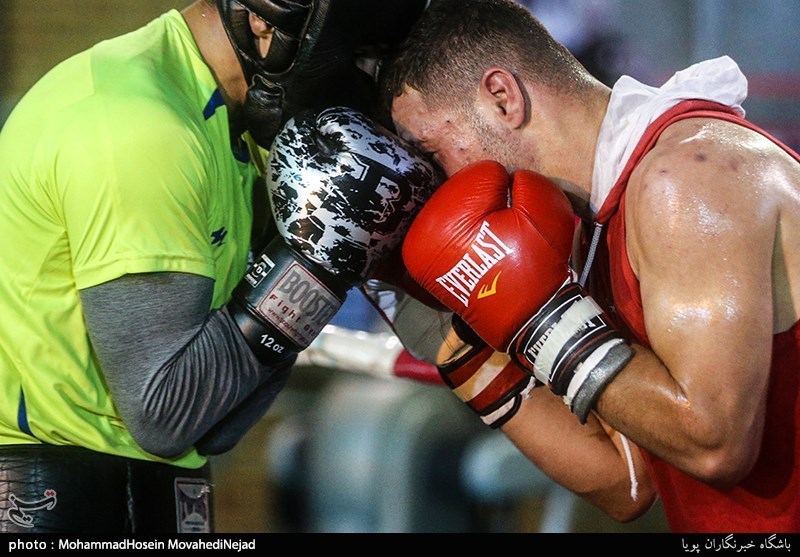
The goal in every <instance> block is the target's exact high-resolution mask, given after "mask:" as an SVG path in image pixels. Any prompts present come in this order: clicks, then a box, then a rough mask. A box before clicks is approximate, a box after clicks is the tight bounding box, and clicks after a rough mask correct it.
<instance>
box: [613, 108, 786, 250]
mask: <svg viewBox="0 0 800 557" xmlns="http://www.w3.org/2000/svg"><path fill="white" fill-rule="evenodd" d="M798 192H800V165H798V164H797V162H796V161H794V160H793V159H792V158H791V157H790V156H789V155H788V154H787V153H786V152H785V151H783V150H782V149H781V148H780V147H778V146H777V145H776V144H775V143H774V142H772V141H770V140H769V139H768V138H766V137H764V136H763V135H761V134H759V133H757V132H754V131H752V130H749V129H747V128H744V127H742V126H739V125H736V124H733V123H730V122H725V121H722V120H717V119H703V118H697V119H689V120H684V121H681V122H678V123H676V124H673V125H672V126H670V127H669V128H668V129H667V130H665V132H664V133H663V134H662V136H661V137H660V138H659V141H658V143H657V144H656V145H655V147H654V148H653V149H652V150H651V151H650V152H649V153H648V154H647V155H646V156H645V158H644V159H643V160H642V162H641V163H640V164H639V166H638V167H637V169H636V170H635V171H634V173H633V175H632V176H631V180H630V182H629V185H628V190H627V193H626V204H627V205H626V206H627V211H626V225H627V226H628V228H629V231H630V232H631V235H630V236H629V238H631V242H630V243H631V244H632V245H631V246H629V247H631V248H632V251H633V252H634V253H635V252H636V251H637V250H636V248H637V247H638V248H640V249H639V250H638V251H641V249H642V246H646V247H647V248H648V249H660V248H662V247H664V242H671V241H675V240H677V239H679V238H680V237H681V236H684V237H686V238H687V239H688V238H693V239H695V240H696V239H698V238H699V239H701V240H702V239H703V238H706V239H708V240H709V241H711V242H714V241H717V240H718V239H719V237H720V235H722V234H724V233H725V232H726V231H730V230H735V229H738V230H747V229H748V228H749V227H764V226H767V227H768V226H770V225H771V223H774V221H775V219H776V215H777V214H778V212H779V211H780V209H781V207H783V206H786V205H787V204H792V203H797V201H796V200H797V194H798ZM665 231H668V232H669V233H668V234H664V232H665ZM632 255H633V254H632Z"/></svg>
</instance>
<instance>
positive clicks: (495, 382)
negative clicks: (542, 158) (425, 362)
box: [438, 343, 533, 429]
mask: <svg viewBox="0 0 800 557" xmlns="http://www.w3.org/2000/svg"><path fill="white" fill-rule="evenodd" d="M466 348H467V349H466V350H465V351H464V352H462V353H461V354H460V355H458V356H457V357H455V358H454V359H451V360H449V361H448V362H446V363H444V364H442V365H440V366H439V368H438V369H439V373H440V375H441V376H442V380H443V381H444V382H445V384H447V385H448V386H449V387H450V389H451V390H452V391H453V393H455V395H456V396H457V397H458V398H459V399H461V401H462V402H464V403H465V404H466V405H467V406H469V407H470V409H471V410H472V411H473V412H475V413H476V414H477V415H478V416H479V417H480V419H481V420H482V421H483V423H485V424H486V425H488V426H489V427H491V428H492V429H497V428H499V427H501V426H502V425H504V424H505V423H506V422H508V420H510V419H511V418H512V417H514V415H515V414H516V413H517V410H519V407H520V404H521V403H522V394H523V392H524V391H526V389H527V388H528V387H529V386H530V383H531V382H532V381H533V378H532V377H531V376H530V375H529V374H528V373H527V372H526V371H524V370H523V369H520V368H519V367H518V366H517V365H516V364H514V363H513V362H511V361H510V359H509V358H508V355H506V354H501V353H498V352H495V351H494V349H493V348H491V347H489V346H487V345H486V344H484V343H480V344H478V345H476V346H469V345H466Z"/></svg>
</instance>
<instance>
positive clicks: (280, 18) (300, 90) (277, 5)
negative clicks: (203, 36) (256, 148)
mask: <svg viewBox="0 0 800 557" xmlns="http://www.w3.org/2000/svg"><path fill="white" fill-rule="evenodd" d="M427 3H428V0H217V5H218V7H219V11H220V15H221V17H222V22H223V25H224V27H225V31H226V32H227V33H228V36H229V37H230V40H231V43H232V44H233V47H234V50H235V51H236V54H237V56H238V57H239V61H240V63H241V66H242V70H243V72H244V75H245V79H246V80H247V84H248V89H247V97H246V99H245V103H244V107H243V110H242V115H241V117H242V125H243V127H244V128H246V129H247V130H248V131H249V132H250V134H251V135H252V136H253V139H254V140H255V141H256V143H258V144H259V145H261V146H262V147H265V148H269V147H270V145H271V143H272V140H273V139H274V138H275V136H276V135H277V133H278V131H279V130H280V129H281V127H282V126H283V125H284V124H285V123H286V122H287V121H288V120H289V118H291V117H292V116H293V115H295V114H297V113H298V112H300V111H301V110H306V109H321V108H326V107H329V106H334V105H338V106H347V107H350V108H354V109H356V110H360V111H362V112H365V113H370V112H372V109H373V108H374V103H375V100H376V95H377V92H376V89H375V79H374V76H373V75H370V74H368V73H367V71H365V70H363V69H361V68H359V66H358V65H357V64H356V62H357V60H358V58H359V57H360V56H363V55H367V56H372V57H380V55H381V54H382V53H383V52H384V51H385V50H386V49H388V48H389V47H391V46H392V45H394V44H396V43H397V42H399V41H400V40H402V39H403V38H404V37H405V35H406V34H407V33H408V31H409V29H410V27H411V26H412V25H413V24H414V22H415V21H416V20H417V19H418V18H419V16H420V15H421V14H422V12H423V10H424V9H425V7H426V6H427ZM250 13H252V14H254V15H255V16H257V17H259V18H261V19H262V20H264V21H265V22H266V23H267V24H269V25H270V26H272V27H273V35H272V42H271V43H270V46H269V51H268V52H267V54H266V56H261V54H260V52H259V50H258V43H257V39H256V37H255V35H254V34H253V32H252V31H251V29H250V24H249V21H248V18H249V14H250Z"/></svg>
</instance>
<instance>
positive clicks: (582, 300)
mask: <svg viewBox="0 0 800 557" xmlns="http://www.w3.org/2000/svg"><path fill="white" fill-rule="evenodd" d="M574 222H575V221H574V215H573V212H572V207H571V205H570V203H569V200H568V199H567V197H566V195H565V194H564V193H563V192H562V191H561V190H560V189H559V188H558V186H557V185H556V184H554V183H553V182H551V181H550V180H548V179H547V178H545V177H544V176H541V175H539V174H536V173H534V172H530V171H524V170H519V171H517V172H516V173H515V174H514V175H513V176H509V174H508V173H507V172H506V170H505V168H504V167H503V166H502V165H500V164H498V163H495V162H491V161H484V162H479V163H475V164H472V165H470V166H468V167H466V168H464V169H463V170H461V171H460V172H458V173H457V174H455V175H454V176H452V177H451V178H450V179H449V180H448V181H447V182H445V184H443V185H442V186H441V187H440V188H439V189H438V190H437V191H436V193H434V195H433V197H432V198H431V199H430V200H429V201H428V202H427V203H426V204H425V206H424V207H423V208H422V210H421V211H420V213H419V215H418V216H417V218H416V220H415V221H414V223H413V224H412V225H411V228H410V229H409V231H408V234H407V236H406V238H405V241H404V244H403V259H404V261H405V264H406V267H407V268H408V270H409V272H410V273H411V276H412V277H414V279H415V280H416V281H417V282H418V283H419V284H420V285H422V286H423V287H424V288H425V289H426V290H428V291H429V292H430V293H431V294H433V295H434V296H435V297H436V298H437V299H439V300H440V301H441V302H442V303H443V304H444V305H446V306H447V307H448V308H450V309H451V310H452V311H454V312H455V313H457V314H458V315H460V316H461V317H462V318H463V319H464V321H465V322H466V323H467V324H468V325H469V326H470V327H471V328H472V329H473V330H474V331H475V332H476V333H477V334H478V335H479V336H480V337H481V338H482V339H483V340H485V341H486V343H487V344H489V345H490V346H491V347H492V348H494V349H495V350H498V351H503V352H508V353H510V355H511V357H512V358H513V359H514V361H515V362H517V363H518V364H519V365H520V366H521V367H523V368H525V369H527V370H528V371H529V372H530V373H532V374H533V375H534V376H535V377H536V379H538V380H539V381H541V382H542V383H544V384H546V385H549V386H550V388H551V390H553V392H555V393H556V394H558V395H559V396H562V397H564V401H565V402H566V403H567V404H568V405H569V406H570V408H571V409H572V411H573V412H575V413H576V414H577V415H578V417H579V419H580V420H581V421H582V422H583V421H585V419H586V415H587V414H588V412H589V410H590V409H591V407H592V406H593V404H594V402H595V401H596V399H597V397H598V396H599V394H600V392H601V391H602V388H603V387H604V386H605V385H606V384H607V383H608V382H609V381H610V380H611V379H613V377H614V376H615V375H616V373H617V372H618V371H619V370H620V369H621V368H622V367H623V366H624V365H625V364H626V363H627V361H628V360H629V359H630V357H631V355H632V352H631V349H630V347H628V346H627V345H626V344H625V343H624V341H623V339H622V338H621V337H620V336H619V334H618V333H617V332H616V331H615V330H614V329H613V328H612V327H611V325H610V324H609V322H608V319H607V318H606V317H605V315H604V314H603V312H602V310H601V309H600V308H599V306H597V304H596V303H595V302H594V300H592V299H591V297H589V296H588V295H586V293H585V292H584V291H583V288H582V287H581V286H580V285H578V284H577V283H576V282H575V273H574V272H573V271H572V269H571V268H570V266H569V260H570V254H571V251H572V239H573V232H574Z"/></svg>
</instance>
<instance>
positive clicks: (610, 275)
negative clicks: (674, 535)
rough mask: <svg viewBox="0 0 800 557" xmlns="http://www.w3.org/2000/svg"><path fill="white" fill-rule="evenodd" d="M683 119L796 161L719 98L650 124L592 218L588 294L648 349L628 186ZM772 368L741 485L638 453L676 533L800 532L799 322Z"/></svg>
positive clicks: (686, 105) (778, 341) (777, 346)
mask: <svg viewBox="0 0 800 557" xmlns="http://www.w3.org/2000/svg"><path fill="white" fill-rule="evenodd" d="M685 118H718V119H722V120H726V121H730V122H734V123H736V124H739V125H742V126H745V127H747V128H749V129H752V130H754V131H757V132H759V133H761V134H763V135H764V136H766V137H768V138H769V139H771V140H772V141H774V142H775V143H776V144H778V145H779V146H780V147H782V148H783V149H785V150H786V151H787V152H788V153H789V154H790V155H792V156H794V158H795V159H797V160H798V162H800V156H799V155H798V154H797V153H794V152H793V151H792V150H791V149H789V148H788V147H787V146H786V145H783V144H782V143H781V142H779V141H777V140H776V139H775V138H773V137H770V136H769V134H767V133H766V132H764V131H763V130H760V129H758V128H757V127H756V126H754V125H753V124H751V123H749V122H747V121H746V120H744V119H743V118H741V117H739V116H738V115H737V114H735V113H734V112H733V111H732V110H731V109H729V108H728V107H725V106H721V105H718V104H716V103H711V102H706V101H685V102H683V103H681V104H679V105H677V106H676V107H674V108H672V109H671V110H669V111H668V112H667V113H665V114H664V115H662V116H661V117H660V118H658V119H657V120H656V121H655V122H653V124H651V125H650V127H649V128H648V129H647V131H646V132H645V133H644V135H643V136H642V138H641V140H640V142H639V144H638V145H637V147H636V150H635V151H634V153H633V155H632V156H631V158H630V160H629V161H628V162H627V164H626V166H625V169H624V170H623V172H622V175H621V176H620V178H619V180H617V182H616V184H615V185H614V188H613V189H612V190H611V193H610V195H609V197H608V198H607V199H606V201H605V202H604V203H603V206H602V208H601V209H600V212H599V213H598V215H597V217H596V221H597V222H598V223H600V224H603V225H604V226H605V234H606V238H605V242H601V243H600V249H599V250H598V254H597V260H596V262H595V266H594V269H593V272H592V279H591V280H592V292H593V294H594V295H596V296H597V297H598V299H599V300H600V301H601V302H605V304H604V305H605V306H606V307H607V308H611V309H612V310H613V311H612V316H613V317H614V318H615V320H616V321H617V323H618V325H619V326H620V327H621V328H622V329H623V330H627V332H628V334H630V335H631V336H632V338H635V339H636V340H637V341H638V342H640V343H641V344H643V345H645V346H649V342H648V338H647V333H646V331H645V326H644V314H643V311H642V298H641V292H640V290H639V283H638V281H637V279H636V277H635V276H634V274H633V270H632V269H631V266H630V263H629V261H628V254H627V250H626V246H625V188H626V186H627V183H628V180H629V179H630V176H631V173H632V172H633V170H634V168H635V167H636V165H637V164H638V163H639V162H640V161H641V159H642V158H643V157H644V155H645V154H646V153H647V152H648V151H649V150H650V149H651V148H652V147H653V145H654V144H655V142H656V140H657V139H658V137H659V136H660V135H661V132H663V131H664V129H666V128H667V126H669V125H670V124H673V123H674V122H677V121H678V120H682V119H685ZM608 293H610V297H609V296H608ZM770 373H771V374H770V382H769V391H768V395H767V414H766V419H765V423H764V436H763V440H762V445H761V451H760V453H759V458H758V461H757V462H756V464H755V466H754V468H753V470H752V471H751V472H750V474H749V475H748V476H747V477H746V478H745V479H744V480H743V481H742V482H740V483H739V484H738V485H736V486H734V487H733V488H730V489H727V490H719V489H715V488H713V487H711V486H709V485H707V484H705V483H702V482H700V481H698V480H695V479H693V478H691V477H689V476H688V475H686V474H684V473H683V472H681V471H680V470H678V469H677V468H675V467H673V466H671V465H670V464H667V463H666V462H664V461H663V460H661V459H659V458H657V457H656V456H654V455H652V454H650V453H648V452H647V451H643V453H644V456H645V461H646V462H647V464H648V468H649V470H650V472H651V475H652V477H653V479H654V480H655V483H656V489H657V491H658V494H659V497H660V498H661V501H662V503H663V507H664V512H665V514H666V517H667V520H668V522H669V525H670V529H671V530H672V531H673V532H729V533H731V532H772V533H777V532H784V533H786V532H800V465H798V461H800V322H798V323H795V324H794V326H793V327H792V328H791V329H789V330H788V331H786V332H783V333H780V334H777V335H775V336H774V337H773V342H772V367H771V371H770Z"/></svg>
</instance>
